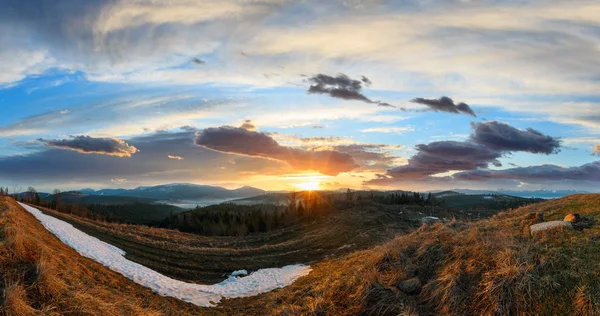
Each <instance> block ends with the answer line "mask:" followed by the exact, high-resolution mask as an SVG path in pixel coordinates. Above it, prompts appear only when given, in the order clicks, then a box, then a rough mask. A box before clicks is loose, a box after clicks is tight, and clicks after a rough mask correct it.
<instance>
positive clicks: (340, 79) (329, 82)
mask: <svg viewBox="0 0 600 316" xmlns="http://www.w3.org/2000/svg"><path fill="white" fill-rule="evenodd" d="M308 82H309V83H310V84H311V85H310V87H309V88H308V93H319V94H327V95H329V96H331V97H332V98H338V99H344V100H358V101H363V102H366V103H373V104H377V105H380V106H388V107H394V106H393V105H391V104H389V103H385V102H381V101H374V100H371V99H370V98H368V97H367V96H365V95H364V94H362V92H361V90H362V88H363V85H370V84H371V80H369V78H367V77H365V76H362V78H361V80H354V79H350V77H348V76H346V75H345V74H339V75H337V77H332V76H328V75H324V74H318V75H316V76H313V77H310V78H308Z"/></svg>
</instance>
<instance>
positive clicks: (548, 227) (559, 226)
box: [529, 221, 573, 236]
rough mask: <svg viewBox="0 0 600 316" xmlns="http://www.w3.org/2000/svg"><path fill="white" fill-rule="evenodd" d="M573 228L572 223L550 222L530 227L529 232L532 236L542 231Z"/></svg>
mask: <svg viewBox="0 0 600 316" xmlns="http://www.w3.org/2000/svg"><path fill="white" fill-rule="evenodd" d="M572 227H573V226H572V225H571V223H570V222H565V221H549V222H544V223H538V224H533V225H531V226H529V231H530V232H531V235H532V236H533V235H535V234H537V233H539V232H542V231H547V230H551V229H565V228H567V229H568V228H572Z"/></svg>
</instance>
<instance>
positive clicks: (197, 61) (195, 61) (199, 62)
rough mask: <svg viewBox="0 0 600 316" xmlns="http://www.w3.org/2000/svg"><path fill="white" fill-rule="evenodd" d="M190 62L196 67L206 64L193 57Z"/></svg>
mask: <svg viewBox="0 0 600 316" xmlns="http://www.w3.org/2000/svg"><path fill="white" fill-rule="evenodd" d="M192 62H193V63H194V64H197V65H202V64H206V62H205V61H204V60H202V59H200V58H198V57H194V58H192Z"/></svg>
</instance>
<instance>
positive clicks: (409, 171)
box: [367, 121, 560, 184]
mask: <svg viewBox="0 0 600 316" xmlns="http://www.w3.org/2000/svg"><path fill="white" fill-rule="evenodd" d="M471 126H472V127H473V133H472V134H471V136H470V138H469V139H468V140H467V141H464V142H457V141H439V142H433V143H429V144H427V145H425V144H420V145H417V146H416V147H415V149H416V150H417V154H415V155H414V156H412V157H411V158H410V159H409V160H408V164H407V165H404V166H399V167H396V168H393V169H390V170H388V172H387V173H386V174H385V175H382V177H381V179H374V180H371V181H370V182H367V183H368V184H369V183H370V184H386V183H388V182H390V181H389V179H421V180H423V179H426V178H428V177H429V176H431V175H434V174H439V173H444V172H448V171H453V170H461V171H462V170H465V171H474V173H477V172H478V171H479V170H482V169H483V170H484V171H485V169H488V167H489V166H490V165H493V166H494V167H501V166H502V164H501V163H500V161H499V160H498V158H500V157H502V156H503V155H504V154H506V153H509V152H514V151H521V152H530V153H543V154H551V153H556V152H558V149H559V147H560V141H559V140H558V139H556V138H553V137H551V136H547V135H543V134H542V133H540V132H538V131H536V130H534V129H531V128H528V129H526V130H520V129H517V128H514V127H512V126H510V125H508V124H504V123H499V122H496V121H492V122H484V123H473V124H472V125H471Z"/></svg>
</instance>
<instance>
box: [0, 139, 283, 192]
mask: <svg viewBox="0 0 600 316" xmlns="http://www.w3.org/2000/svg"><path fill="white" fill-rule="evenodd" d="M194 138H195V130H194V131H191V130H189V131H188V130H182V131H181V130H180V131H176V132H154V133H149V134H145V135H143V136H138V137H133V138H130V139H128V140H127V143H128V144H129V145H131V146H135V148H138V149H139V152H137V153H136V154H135V155H132V156H131V157H130V158H128V159H115V157H113V156H108V155H82V154H80V153H78V152H76V151H72V150H62V149H57V148H53V147H42V149H41V150H36V151H30V152H27V153H25V154H20V155H11V156H0V179H8V180H10V181H14V182H15V183H21V184H27V185H30V184H31V185H34V186H36V187H38V186H39V187H45V188H47V189H48V190H52V189H54V187H58V188H60V189H80V188H82V187H106V186H109V185H111V184H112V182H110V179H112V178H114V179H123V178H124V179H127V182H126V183H127V185H128V186H129V187H133V186H138V185H148V184H159V183H172V182H192V183H212V184H216V185H218V184H219V183H221V182H223V181H225V180H226V181H228V183H236V184H237V185H243V184H245V183H246V181H248V180H249V178H248V177H247V176H244V175H242V174H241V173H242V172H244V171H248V170H252V171H254V172H256V173H257V174H262V175H280V174H286V173H290V172H293V169H292V168H291V167H290V166H289V165H288V164H286V163H283V162H280V161H276V160H269V159H255V158H251V157H245V156H235V161H234V160H233V159H232V158H233V157H232V156H231V155H228V154H224V153H220V152H216V151H213V150H209V149H205V148H201V147H198V146H196V144H195V143H194ZM165 153H177V155H178V156H180V157H184V158H185V160H178V161H177V168H173V162H174V161H173V160H170V159H165V156H166V155H165ZM216 161H218V162H222V164H223V165H227V166H228V167H227V170H222V171H220V172H219V173H215V172H214V170H215V162H216Z"/></svg>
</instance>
